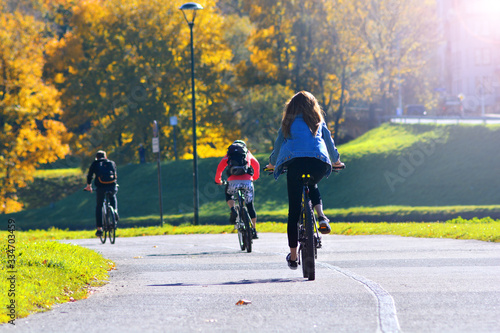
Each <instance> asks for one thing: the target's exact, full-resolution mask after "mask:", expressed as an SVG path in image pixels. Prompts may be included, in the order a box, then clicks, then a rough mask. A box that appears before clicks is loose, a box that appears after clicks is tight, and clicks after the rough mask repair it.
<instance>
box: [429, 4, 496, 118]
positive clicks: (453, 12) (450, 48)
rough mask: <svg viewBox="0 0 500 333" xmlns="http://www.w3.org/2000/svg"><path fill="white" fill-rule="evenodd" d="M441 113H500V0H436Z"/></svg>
mask: <svg viewBox="0 0 500 333" xmlns="http://www.w3.org/2000/svg"><path fill="white" fill-rule="evenodd" d="M437 4H438V15H439V18H440V21H441V29H442V30H441V31H442V33H443V38H444V41H445V43H444V45H443V46H442V49H441V50H440V55H441V56H440V60H441V75H440V76H441V87H439V88H438V89H437V90H438V91H440V93H441V95H442V103H441V106H440V113H441V114H443V115H447V114H457V113H458V114H461V115H472V114H473V115H484V114H492V113H496V114H500V0H437Z"/></svg>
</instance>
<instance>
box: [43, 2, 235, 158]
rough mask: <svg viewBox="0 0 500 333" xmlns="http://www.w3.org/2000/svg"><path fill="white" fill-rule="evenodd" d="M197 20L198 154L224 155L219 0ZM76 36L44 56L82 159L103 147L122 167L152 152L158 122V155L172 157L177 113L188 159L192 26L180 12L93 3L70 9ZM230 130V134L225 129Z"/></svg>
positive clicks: (225, 52) (226, 60)
mask: <svg viewBox="0 0 500 333" xmlns="http://www.w3.org/2000/svg"><path fill="white" fill-rule="evenodd" d="M203 6H204V9H203V10H202V11H200V12H199V13H198V15H197V17H196V21H195V26H194V29H195V34H194V37H195V39H194V45H195V47H194V50H195V64H196V65H195V69H196V105H197V136H198V138H199V139H198V146H199V147H198V154H199V155H200V157H208V156H218V155H220V154H221V151H222V149H223V148H224V149H225V147H226V146H227V145H228V144H229V139H228V138H227V137H228V136H229V134H228V130H229V129H230V130H231V132H236V134H237V132H238V131H237V130H235V126H227V127H221V126H220V124H221V123H224V124H227V125H230V124H231V123H232V117H231V115H230V113H229V112H228V110H229V107H228V105H227V98H228V96H229V95H230V94H231V93H232V90H233V88H232V87H231V86H230V85H229V84H228V83H227V80H226V76H227V73H228V72H229V71H230V69H231V66H230V60H231V56H232V54H231V50H230V49H229V48H228V47H227V46H226V45H225V42H224V40H223V38H222V33H223V30H224V29H223V28H222V25H223V18H222V17H221V16H220V15H219V14H218V12H217V9H216V8H215V2H214V1H206V2H205V3H203ZM71 13H72V17H71V18H70V20H69V26H70V29H68V32H67V33H66V34H65V35H64V36H63V38H61V39H60V40H59V41H58V42H57V43H53V44H52V45H50V47H49V48H48V49H47V55H48V59H49V60H48V65H47V66H46V74H47V77H49V78H51V80H52V82H54V84H55V85H56V86H57V87H58V88H59V89H60V90H61V92H62V98H63V103H64V110H65V113H64V117H63V119H64V121H65V123H66V124H67V126H68V127H69V128H70V129H71V131H72V132H74V133H76V134H77V135H76V136H75V140H74V141H73V145H74V147H75V148H76V150H77V151H78V152H80V153H81V154H82V155H83V156H85V155H87V156H88V155H91V154H93V153H94V152H95V150H96V149H98V148H103V149H106V150H107V151H108V153H109V155H110V156H113V158H114V159H115V160H116V161H117V162H119V163H124V162H128V161H131V160H132V159H133V158H134V153H135V151H136V148H137V147H138V146H139V144H141V143H143V144H145V145H146V146H147V147H149V143H150V142H151V141H150V139H151V136H152V130H151V124H152V122H153V120H157V121H158V123H159V125H160V126H161V140H160V143H161V145H162V151H164V152H165V151H166V152H167V155H168V156H173V154H174V151H173V136H172V127H171V126H170V125H169V117H171V116H177V118H178V121H179V125H178V127H177V128H178V131H177V134H178V136H177V147H178V149H179V150H180V152H181V153H180V156H182V157H184V158H189V157H190V156H192V151H191V147H192V142H191V137H192V127H191V124H192V117H191V115H192V113H191V84H190V83H191V82H190V78H191V65H190V48H189V46H190V36H189V28H188V26H187V24H186V22H185V21H184V18H183V16H182V13H181V12H180V10H179V9H178V5H176V4H174V3H171V2H166V3H160V2H154V1H147V0H127V1H121V0H111V1H99V0H89V1H86V2H81V3H78V5H76V6H73V7H72V8H71ZM226 128H228V130H226Z"/></svg>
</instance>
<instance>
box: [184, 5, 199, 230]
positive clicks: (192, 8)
mask: <svg viewBox="0 0 500 333" xmlns="http://www.w3.org/2000/svg"><path fill="white" fill-rule="evenodd" d="M179 9H180V10H181V11H182V14H183V15H184V18H185V19H186V22H187V24H188V25H189V30H190V32H191V93H192V108H193V187H194V191H193V208H194V221H193V223H194V224H195V225H197V224H198V205H199V196H198V155H197V152H196V107H195V91H194V47H193V26H194V19H195V17H196V11H197V10H200V9H203V7H202V6H201V5H199V4H197V3H195V2H187V3H185V4H183V5H182V6H181V7H180V8H179ZM186 12H187V13H188V15H186ZM188 16H189V18H188Z"/></svg>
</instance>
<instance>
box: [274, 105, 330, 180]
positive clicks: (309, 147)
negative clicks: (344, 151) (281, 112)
mask: <svg viewBox="0 0 500 333" xmlns="http://www.w3.org/2000/svg"><path fill="white" fill-rule="evenodd" d="M290 136H291V137H290V138H285V137H284V136H283V132H282V131H281V128H280V129H279V131H278V138H277V139H276V142H275V143H274V150H273V152H272V153H271V156H269V163H271V164H272V165H274V178H275V179H278V177H279V176H280V174H282V173H283V168H284V167H285V165H286V164H287V163H289V162H290V161H291V160H292V159H294V158H297V157H313V158H317V159H319V160H321V161H323V162H325V163H328V164H329V165H330V169H328V171H327V173H326V175H325V176H326V177H328V176H329V175H330V173H331V172H332V169H331V165H332V161H333V163H334V162H337V161H338V159H339V157H340V155H339V152H338V151H337V148H336V147H335V143H334V142H333V139H332V135H331V133H330V131H329V130H328V127H326V124H325V123H324V122H323V123H321V125H320V128H319V130H318V133H317V134H316V136H313V134H312V133H311V131H310V130H309V127H308V126H307V124H306V122H305V121H304V119H303V118H302V115H297V116H296V117H295V120H294V121H293V123H292V126H291V128H290Z"/></svg>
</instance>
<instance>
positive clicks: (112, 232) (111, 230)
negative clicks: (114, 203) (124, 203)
mask: <svg viewBox="0 0 500 333" xmlns="http://www.w3.org/2000/svg"><path fill="white" fill-rule="evenodd" d="M107 215H108V216H107V220H108V236H109V242H110V243H111V244H114V243H115V238H116V224H115V222H116V217H115V210H114V209H113V207H108V214H107Z"/></svg>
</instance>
